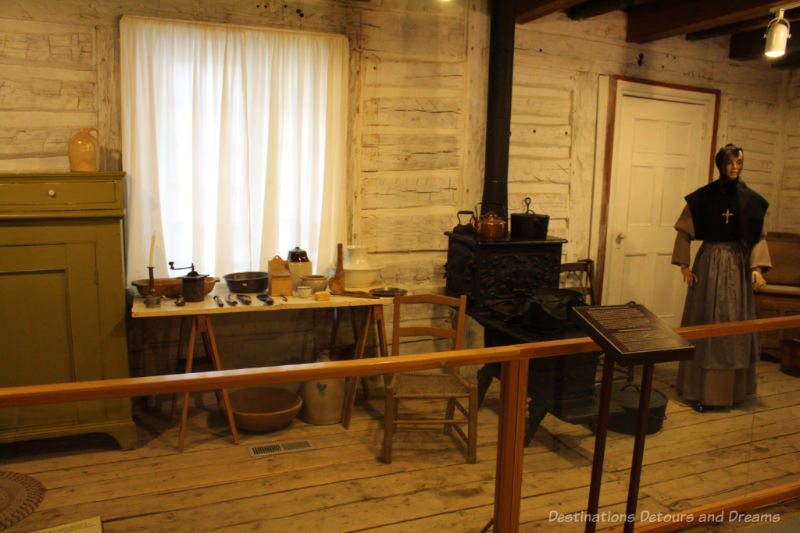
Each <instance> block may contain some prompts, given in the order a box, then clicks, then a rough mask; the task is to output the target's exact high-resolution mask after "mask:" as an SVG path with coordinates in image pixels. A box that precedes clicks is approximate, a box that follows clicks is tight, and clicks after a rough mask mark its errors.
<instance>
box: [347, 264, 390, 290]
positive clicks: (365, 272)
mask: <svg viewBox="0 0 800 533" xmlns="http://www.w3.org/2000/svg"><path fill="white" fill-rule="evenodd" d="M382 268H383V267H370V268H345V269H344V285H345V287H347V288H368V287H371V286H372V285H374V284H375V283H376V282H377V281H378V276H379V275H380V272H381V269H382Z"/></svg>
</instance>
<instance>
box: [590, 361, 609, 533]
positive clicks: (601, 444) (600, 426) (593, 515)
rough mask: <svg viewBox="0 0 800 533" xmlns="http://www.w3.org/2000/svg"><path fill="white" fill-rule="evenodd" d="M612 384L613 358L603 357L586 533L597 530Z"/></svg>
mask: <svg viewBox="0 0 800 533" xmlns="http://www.w3.org/2000/svg"><path fill="white" fill-rule="evenodd" d="M613 382H614V358H613V357H610V356H609V355H608V354H605V356H604V357H603V380H602V382H601V385H600V406H599V407H598V410H597V428H596V429H595V433H594V455H593V459H592V482H591V485H589V504H588V505H587V508H586V527H585V529H584V531H585V532H586V533H594V531H595V529H596V528H597V518H598V514H597V510H598V507H599V503H600V484H601V482H602V480H603V458H604V456H605V453H606V434H607V433H608V409H609V407H610V406H611V385H612V384H613Z"/></svg>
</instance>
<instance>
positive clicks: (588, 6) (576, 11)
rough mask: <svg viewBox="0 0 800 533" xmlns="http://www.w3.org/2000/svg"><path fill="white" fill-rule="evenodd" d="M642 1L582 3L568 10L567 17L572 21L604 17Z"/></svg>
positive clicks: (605, 0) (624, 0)
mask: <svg viewBox="0 0 800 533" xmlns="http://www.w3.org/2000/svg"><path fill="white" fill-rule="evenodd" d="M641 1H642V0H593V1H591V2H582V3H580V4H578V5H577V6H573V7H570V8H568V9H567V10H566V11H567V16H568V17H569V18H571V19H572V20H585V19H590V18H592V17H597V16H599V15H605V14H606V13H611V12H612V11H617V10H619V9H628V8H629V7H631V6H632V5H634V4H636V3H637V2H641Z"/></svg>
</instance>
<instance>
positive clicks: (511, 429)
mask: <svg viewBox="0 0 800 533" xmlns="http://www.w3.org/2000/svg"><path fill="white" fill-rule="evenodd" d="M789 328H800V315H797V316H786V317H779V318H763V319H757V320H748V321H742V322H726V323H722V324H711V325H705V326H689V327H683V328H677V329H676V330H675V331H676V332H677V333H678V334H679V335H681V336H682V337H684V338H685V339H687V340H693V339H701V338H708V337H721V336H725V335H734V334H738V333H752V332H759V331H773V330H779V329H789ZM598 349H599V348H598V346H597V345H596V344H595V343H594V342H593V341H591V340H590V339H589V338H588V337H583V338H578V339H568V340H558V341H546V342H538V343H533V344H517V345H512V346H502V347H494V348H476V349H470V350H459V351H452V352H436V353H427V354H416V355H399V356H395V357H387V358H372V359H361V360H356V361H332V362H325V363H308V364H298V365H286V366H273V367H259V368H247V369H236V370H221V371H214V372H196V373H192V374H178V375H164V376H148V377H139V378H124V379H109V380H101V381H79V382H73V383H56V384H49V385H30V386H25V387H6V388H0V407H12V406H19V405H34V404H48V403H59V402H72V401H81V400H98V399H104V398H123V397H133V396H147V395H153V394H168V393H176V392H194V391H208V390H216V389H221V388H226V389H227V388H236V387H245V386H255V385H270V384H276V383H291V382H298V381H309V380H313V379H328V378H342V377H349V376H375V375H382V374H393V373H396V372H408V371H413V370H427V369H434V368H446V367H457V366H465V365H478V364H484V363H498V362H499V363H502V379H501V389H500V421H499V428H498V443H497V477H496V480H495V505H494V530H495V531H498V532H504V533H505V532H516V531H518V530H519V502H520V495H521V487H522V456H523V450H524V442H523V440H524V432H525V401H526V397H527V381H528V361H529V360H530V359H538V358H543V357H552V356H557V355H569V354H576V353H584V352H591V351H597V350H598Z"/></svg>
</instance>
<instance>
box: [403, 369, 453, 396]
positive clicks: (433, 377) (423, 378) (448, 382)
mask: <svg viewBox="0 0 800 533" xmlns="http://www.w3.org/2000/svg"><path fill="white" fill-rule="evenodd" d="M395 391H396V392H395V395H396V396H397V397H403V396H420V397H424V396H426V395H431V394H435V395H436V396H438V397H441V396H442V395H445V394H452V395H453V396H454V397H464V396H469V390H468V389H467V388H466V386H465V384H464V382H463V381H462V380H460V379H459V378H458V377H457V376H455V375H454V374H451V373H449V372H448V373H438V374H428V373H402V374H398V375H397V385H396V389H395Z"/></svg>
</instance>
